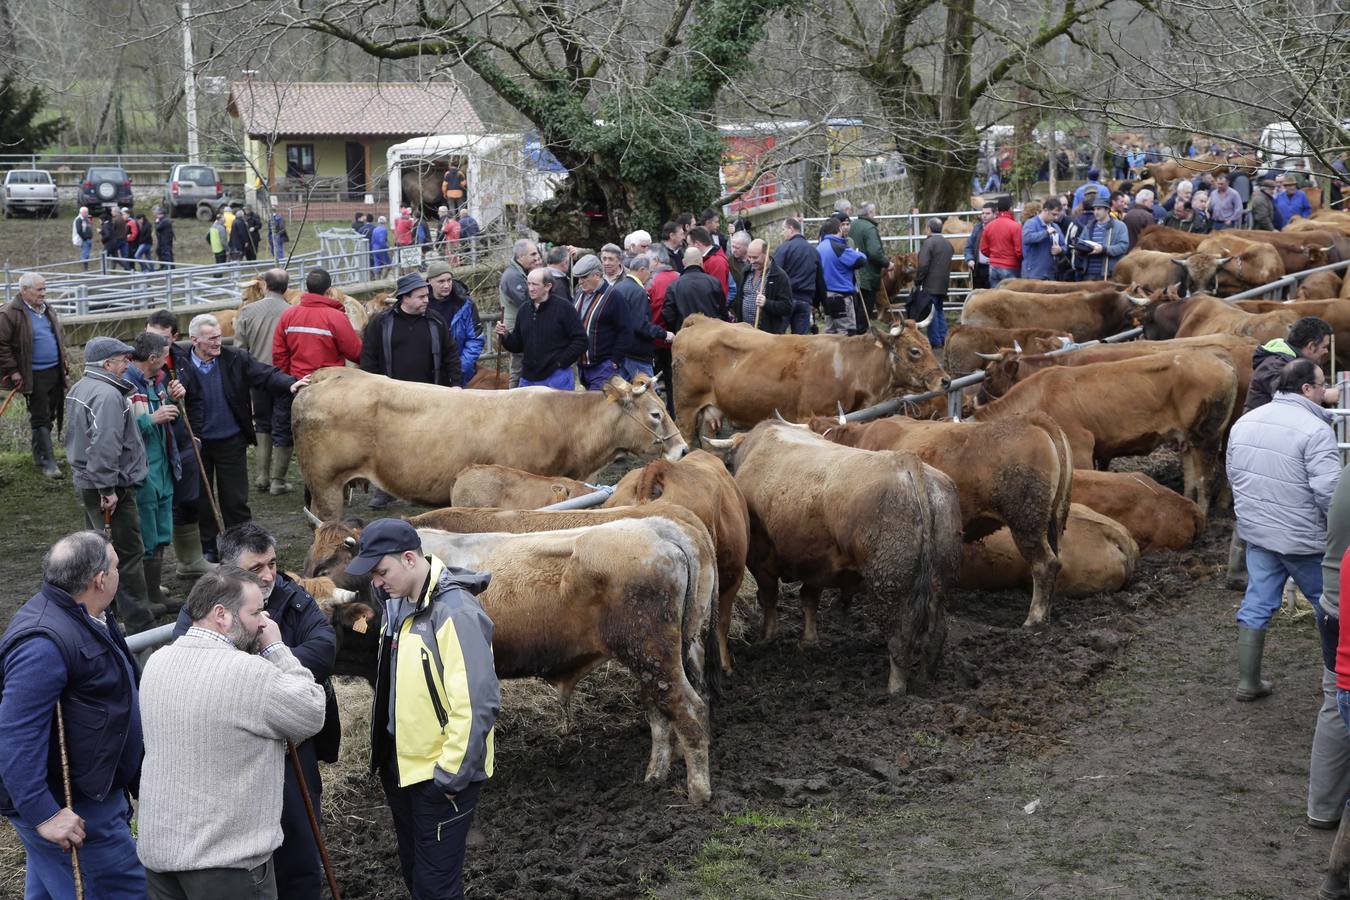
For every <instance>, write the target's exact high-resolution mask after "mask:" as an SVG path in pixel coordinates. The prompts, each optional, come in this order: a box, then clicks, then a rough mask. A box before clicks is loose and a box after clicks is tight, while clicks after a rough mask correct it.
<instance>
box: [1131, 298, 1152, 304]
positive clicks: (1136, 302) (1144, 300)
mask: <svg viewBox="0 0 1350 900" xmlns="http://www.w3.org/2000/svg"><path fill="white" fill-rule="evenodd" d="M1130 302H1131V303H1133V304H1134V305H1135V306H1148V303H1149V300H1148V298H1147V297H1145V298H1143V299H1142V300H1141V299H1139V298H1138V297H1130Z"/></svg>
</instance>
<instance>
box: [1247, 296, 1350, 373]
mask: <svg viewBox="0 0 1350 900" xmlns="http://www.w3.org/2000/svg"><path fill="white" fill-rule="evenodd" d="M1233 305H1234V306H1237V307H1239V308H1241V309H1242V310H1244V311H1246V312H1249V313H1255V314H1258V315H1271V314H1275V315H1283V316H1291V317H1292V318H1293V319H1299V318H1302V317H1303V316H1316V317H1317V318H1319V319H1321V320H1322V321H1324V322H1326V323H1327V324H1328V325H1330V326H1331V328H1332V330H1333V331H1334V332H1335V333H1336V368H1338V369H1344V368H1346V367H1347V366H1350V303H1346V302H1345V301H1344V300H1340V299H1334V300H1296V301H1294V302H1292V303H1281V302H1280V301H1278V300H1236V301H1234V302H1233ZM1291 321H1292V320H1291ZM1271 337H1284V333H1283V332H1281V333H1280V334H1276V335H1272V336H1271Z"/></svg>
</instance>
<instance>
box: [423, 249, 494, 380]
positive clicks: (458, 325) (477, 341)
mask: <svg viewBox="0 0 1350 900" xmlns="http://www.w3.org/2000/svg"><path fill="white" fill-rule="evenodd" d="M427 284H429V285H430V286H431V305H430V309H431V311H432V312H434V313H437V314H438V315H440V317H441V318H442V319H444V320H445V324H446V326H448V327H449V329H450V337H451V339H452V340H453V341H454V342H455V347H457V348H458V349H459V369H460V385H461V386H462V385H467V384H468V383H469V382H470V381H473V376H474V375H476V374H477V373H478V357H480V356H482V355H483V342H484V333H483V320H482V319H481V318H479V315H478V304H476V303H474V302H473V298H472V297H470V296H469V287H468V285H466V284H465V283H464V282H462V281H459V280H457V279H456V278H455V276H454V275H452V274H451V273H450V264H449V263H447V262H445V261H444V260H439V259H438V260H436V261H435V262H433V263H432V264H431V265H429V266H427Z"/></svg>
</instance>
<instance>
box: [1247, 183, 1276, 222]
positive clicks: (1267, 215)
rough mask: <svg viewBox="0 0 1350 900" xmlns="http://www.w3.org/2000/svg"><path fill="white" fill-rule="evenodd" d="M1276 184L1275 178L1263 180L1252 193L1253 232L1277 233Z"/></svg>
mask: <svg viewBox="0 0 1350 900" xmlns="http://www.w3.org/2000/svg"><path fill="white" fill-rule="evenodd" d="M1276 187H1277V185H1276V184H1275V179H1274V178H1262V179H1261V180H1260V182H1258V183H1257V189H1256V191H1255V192H1253V193H1252V204H1251V210H1252V230H1253V231H1275V230H1276V228H1275V188H1276Z"/></svg>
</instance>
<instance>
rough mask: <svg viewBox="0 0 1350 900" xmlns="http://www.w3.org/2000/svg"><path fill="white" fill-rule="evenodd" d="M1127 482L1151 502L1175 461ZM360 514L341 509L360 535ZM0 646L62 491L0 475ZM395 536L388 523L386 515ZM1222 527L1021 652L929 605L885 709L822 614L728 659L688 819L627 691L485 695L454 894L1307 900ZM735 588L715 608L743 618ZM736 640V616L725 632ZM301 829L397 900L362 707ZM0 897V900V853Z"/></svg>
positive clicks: (1305, 721) (293, 553) (1276, 639)
mask: <svg viewBox="0 0 1350 900" xmlns="http://www.w3.org/2000/svg"><path fill="white" fill-rule="evenodd" d="M1144 468H1146V469H1148V470H1149V471H1150V472H1151V473H1153V474H1154V475H1155V477H1160V478H1161V479H1162V480H1164V481H1165V482H1167V483H1175V482H1177V481H1179V475H1178V473H1177V471H1176V466H1175V458H1174V457H1169V456H1168V455H1166V454H1159V455H1157V456H1155V457H1154V458H1152V459H1150V460H1149V461H1148V462H1147V463H1146V464H1145V465H1144ZM363 506H364V499H362V500H359V501H358V503H357V510H356V511H357V512H361V511H362V507H363ZM297 509H298V501H297V500H295V499H293V498H292V497H286V498H270V497H265V498H261V499H259V500H257V501H256V502H255V504H254V511H255V514H256V515H257V516H258V518H259V519H261V520H262V521H263V522H265V523H266V524H268V525H269V526H271V527H273V528H275V529H276V530H277V532H278V533H279V535H280V536H281V539H282V542H283V554H282V555H283V561H284V562H286V563H288V564H290V565H295V564H296V563H298V561H299V559H300V558H301V556H302V555H303V552H304V542H305V541H306V540H307V536H308V532H307V530H306V529H305V527H304V525H303V522H302V520H301V518H300V516H299V515H298V512H297ZM0 510H2V511H3V519H0V521H3V522H4V523H5V524H4V537H3V546H4V548H5V550H4V552H3V554H0V579H3V581H4V583H6V584H8V585H10V588H9V590H8V591H7V592H6V593H5V594H4V595H3V598H2V599H0V624H3V623H4V622H5V621H6V620H7V619H8V617H9V615H10V614H11V613H12V611H13V609H14V608H15V606H17V604H18V603H20V602H22V600H23V599H24V598H26V597H27V596H28V594H29V593H30V592H31V590H32V588H33V586H34V585H35V584H36V581H37V578H38V568H39V558H40V555H41V552H42V550H43V548H45V546H46V545H47V544H48V543H49V542H50V541H51V539H52V538H53V537H55V536H56V535H59V534H60V533H62V532H64V531H66V530H68V529H70V528H73V527H76V526H77V525H78V524H79V517H78V515H77V511H76V505H75V501H74V499H73V498H72V496H71V493H70V488H69V483H68V482H66V483H65V484H64V485H51V484H46V483H40V482H39V481H38V479H37V478H35V477H34V476H33V475H32V474H31V470H30V468H29V467H28V465H27V464H26V463H25V462H24V459H23V457H21V456H19V455H17V454H7V455H4V456H0ZM398 511H400V512H406V511H407V510H398ZM1228 529H1229V523H1228V522H1226V521H1216V522H1213V523H1211V525H1210V528H1209V531H1208V532H1207V534H1206V536H1205V538H1204V540H1203V542H1202V543H1201V544H1200V545H1198V546H1197V547H1196V548H1195V549H1194V550H1192V551H1188V552H1184V553H1177V554H1163V555H1159V556H1153V557H1148V558H1146V559H1145V561H1144V563H1143V564H1142V565H1141V567H1140V570H1139V572H1138V574H1137V576H1136V578H1135V580H1134V582H1133V584H1132V585H1131V586H1130V587H1129V588H1128V589H1127V590H1125V591H1123V592H1120V593H1117V594H1112V595H1106V596H1100V597H1094V598H1090V599H1086V600H1063V601H1060V602H1059V603H1058V604H1057V606H1056V608H1055V610H1054V613H1053V615H1052V617H1051V620H1050V622H1049V624H1047V625H1046V626H1044V627H1040V628H1035V629H1030V630H1027V629H1023V628H1021V627H1020V623H1021V621H1022V619H1023V617H1024V615H1025V607H1026V603H1027V598H1026V596H1025V595H1021V594H1016V593H1008V594H976V593H969V592H963V593H957V594H956V595H954V596H953V597H952V598H951V601H950V610H951V616H950V625H951V627H950V634H949V636H948V639H947V646H946V653H945V656H944V659H943V662H942V666H941V670H940V673H939V675H938V677H937V679H936V681H935V683H933V684H932V685H931V686H930V687H929V688H928V689H927V691H926V692H925V693H924V694H923V695H921V696H909V697H898V698H897V697H889V696H887V695H886V693H885V681H886V678H885V675H886V673H885V667H884V662H883V647H882V644H881V641H880V640H879V638H878V637H877V635H876V633H875V631H874V629H872V628H871V626H869V625H866V624H865V623H860V622H856V621H840V620H839V619H838V618H836V617H834V616H832V615H831V614H830V613H829V611H825V612H824V613H823V615H822V626H823V627H822V636H821V637H822V640H821V644H820V645H819V646H818V647H815V648H812V649H809V650H800V649H798V647H797V645H796V638H797V626H798V623H799V617H798V615H797V612H796V609H795V591H792V590H789V591H788V599H787V601H786V604H785V610H784V616H783V619H782V621H783V624H784V625H785V628H784V634H783V636H782V637H781V638H780V639H779V640H777V641H775V642H773V643H771V644H768V645H759V644H749V643H745V642H742V643H739V644H737V645H736V646H735V648H734V652H735V661H736V666H737V671H736V674H735V677H734V680H733V682H732V684H731V685H730V687H729V690H728V692H727V694H726V696H725V697H724V698H723V699H722V700H721V701H720V702H719V703H718V704H717V706H716V707H715V710H714V715H713V722H714V735H713V766H712V774H713V786H714V801H713V803H712V805H711V806H710V807H709V808H706V809H693V808H691V807H689V805H688V804H687V802H686V799H685V795H684V786H683V784H684V779H683V767H682V765H680V764H678V763H677V764H676V766H675V767H674V769H673V771H672V775H671V778H670V780H669V781H668V782H666V783H664V784H660V785H651V784H644V783H643V782H642V781H641V777H642V773H643V770H644V767H645V762H646V757H647V753H648V749H649V740H648V734H647V728H646V725H645V720H644V718H643V717H642V715H641V713H640V710H639V709H638V707H637V705H636V704H635V703H634V702H633V699H632V698H633V692H632V691H631V682H630V681H629V680H628V678H627V675H626V674H625V673H624V672H622V671H621V670H618V669H617V668H615V667H608V668H605V669H602V670H601V671H600V672H598V673H597V674H596V675H594V676H592V678H591V679H589V680H588V681H587V682H586V683H585V684H583V686H582V689H581V691H580V692H579V696H578V697H577V698H576V700H575V701H574V704H573V708H572V717H571V718H572V722H571V728H570V730H569V731H567V732H566V733H563V732H562V730H561V725H562V716H561V714H560V712H559V710H558V709H557V707H556V704H554V703H552V700H551V697H550V693H551V692H550V690H549V689H548V688H546V687H543V686H538V685H532V684H529V683H523V684H511V685H509V686H508V690H507V692H506V695H505V707H506V708H505V710H504V713H503V718H502V720H501V722H500V723H499V727H498V741H497V775H496V777H495V778H494V779H493V780H492V781H491V783H490V786H489V788H488V789H487V790H486V791H485V792H484V795H483V804H482V807H481V811H480V816H479V821H480V823H481V825H482V830H483V841H484V843H483V845H482V846H481V847H479V848H477V849H476V850H475V851H474V852H473V853H472V855H471V858H470V862H469V866H468V883H469V889H470V893H471V895H474V896H479V897H510V898H572V897H575V898H629V897H638V896H648V897H659V898H685V897H710V898H711V897H725V898H757V897H764V898H769V897H774V898H778V897H805V898H854V897H869V898H870V897H876V898H882V897H888V898H889V897H932V898H938V897H944V898H945V897H972V898H974V897H1019V898H1020V897H1063V898H1080V897H1169V898H1170V897H1233V898H1238V897H1242V898H1255V897H1263V898H1264V897H1270V898H1285V897H1294V896H1309V895H1311V894H1315V891H1316V883H1317V878H1318V876H1317V870H1318V869H1319V867H1320V866H1321V865H1322V864H1323V862H1324V861H1325V858H1326V852H1327V849H1328V847H1329V844H1330V837H1331V836H1330V835H1329V834H1328V833H1325V832H1318V831H1312V830H1310V829H1309V828H1307V826H1306V825H1305V824H1304V812H1303V808H1304V790H1305V779H1306V766H1307V751H1308V746H1309V742H1310V739H1311V732H1312V725H1313V719H1314V714H1315V711H1316V708H1317V705H1318V702H1319V699H1320V698H1319V683H1320V681H1319V679H1320V672H1319V655H1318V649H1317V642H1316V637H1315V631H1314V627H1313V624H1312V619H1311V616H1310V615H1309V616H1307V617H1304V618H1299V619H1295V618H1291V617H1284V616H1282V617H1281V618H1280V620H1279V622H1278V624H1277V625H1276V626H1275V629H1274V633H1273V635H1272V637H1271V639H1270V641H1269V645H1268V649H1267V655H1266V659H1267V675H1268V677H1270V676H1273V677H1274V678H1275V680H1276V683H1277V693H1276V695H1275V697H1274V698H1272V699H1271V700H1268V701H1265V702H1262V703H1257V704H1250V705H1243V704H1237V703H1235V702H1233V701H1232V699H1231V686H1232V682H1233V681H1234V678H1235V675H1234V665H1235V664H1234V653H1233V644H1234V637H1235V633H1234V629H1233V624H1232V612H1233V609H1234V607H1235V604H1236V601H1237V599H1238V595H1237V594H1236V593H1233V592H1231V591H1227V590H1225V589H1223V587H1222V580H1221V563H1222V561H1223V558H1224V554H1225V550H1226V545H1227V535H1228ZM752 596H753V595H752V593H751V589H750V588H749V587H747V589H746V590H745V592H744V594H743V600H746V601H749V600H750V598H751V597H752ZM749 615H750V617H751V620H753V617H754V614H753V612H751V613H749ZM342 693H343V696H344V699H345V700H346V701H347V702H348V704H349V705H348V710H347V713H346V716H345V731H346V735H347V737H346V747H345V748H344V759H343V761H342V762H340V763H339V764H338V765H337V766H336V767H330V768H329V770H328V772H327V774H326V781H327V789H326V794H325V804H324V817H325V820H326V822H327V831H328V834H329V839H330V842H331V849H332V852H333V855H334V858H335V860H336V864H337V866H338V869H339V879H340V881H341V884H342V887H343V892H344V894H345V896H347V897H351V898H353V900H357V898H389V897H399V896H403V891H402V886H401V884H400V883H399V880H398V876H397V874H396V862H395V855H394V843H393V835H392V832H391V830H390V825H389V819H388V815H387V813H386V812H385V810H384V807H383V804H382V801H381V797H380V792H379V788H378V786H377V785H376V784H375V783H374V782H373V781H371V780H370V779H369V778H368V777H367V776H366V775H365V773H364V770H363V769H362V768H361V765H360V760H361V757H362V756H363V753H364V747H365V742H366V737H365V733H364V709H363V706H364V702H365V701H366V700H367V698H368V697H369V691H368V689H367V688H366V687H365V685H364V684H362V683H348V684H345V685H343V687H342ZM6 842H7V845H8V846H9V848H10V849H9V851H8V852H7V853H6V852H4V851H2V850H0V896H19V895H20V885H21V880H20V879H21V877H22V876H21V873H20V872H19V871H18V867H19V866H20V865H21V863H20V861H19V856H18V854H17V853H16V852H14V851H13V849H12V847H13V843H14V840H13V834H12V831H9V830H8V829H3V830H0V843H6Z"/></svg>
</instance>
